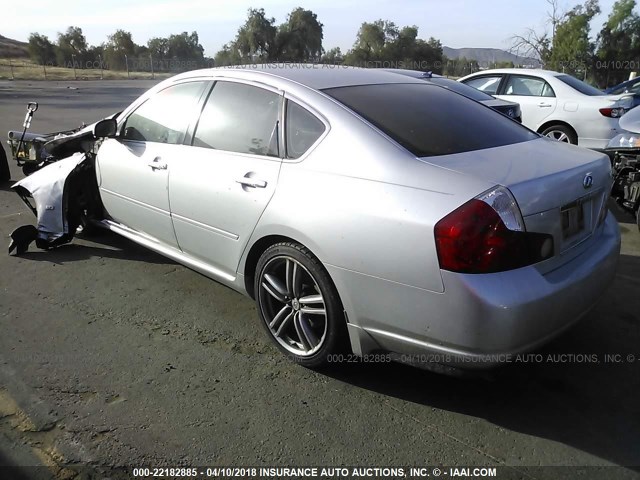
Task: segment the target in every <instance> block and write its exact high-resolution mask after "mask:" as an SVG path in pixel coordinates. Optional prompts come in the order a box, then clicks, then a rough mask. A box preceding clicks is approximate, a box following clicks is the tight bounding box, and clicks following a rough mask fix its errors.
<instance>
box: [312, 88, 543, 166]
mask: <svg viewBox="0 0 640 480" xmlns="http://www.w3.org/2000/svg"><path fill="white" fill-rule="evenodd" d="M323 91H324V92H325V93H326V94H327V95H330V96H331V97H333V98H335V99H336V100H338V101H339V102H340V103H342V104H344V105H345V106H347V107H348V108H350V109H351V110H353V111H354V112H356V113H357V114H359V115H360V116H361V117H363V118H364V119H365V120H368V121H369V122H370V123H371V124H373V125H374V126H376V127H377V128H379V129H380V130H382V131H383V132H384V133H386V134H387V135H388V136H389V137H391V138H392V139H393V140H395V141H396V142H398V143H399V144H400V145H402V146H403V147H405V148H406V149H407V150H409V151H410V152H411V153H413V154H414V155H416V156H417V157H429V156H436V155H450V154H454V153H461V152H470V151H474V150H482V149H486V148H493V147H500V146H503V145H511V144H514V143H520V142H526V141H529V140H534V139H536V138H539V137H538V135H536V134H535V133H533V132H532V131H530V130H528V129H526V128H524V127H522V126H520V124H518V123H516V122H514V121H512V120H511V119H509V118H507V117H505V116H504V115H502V114H500V113H498V112H496V111H495V110H492V109H491V108H489V107H485V106H484V105H482V104H481V103H478V102H476V101H473V100H471V99H469V98H467V97H465V96H463V95H460V94H457V93H455V92H452V91H451V90H448V89H446V88H442V87H438V86H436V85H433V84H430V83H426V82H425V83H424V84H420V83H411V84H406V83H391V84H382V85H358V86H350V87H338V88H330V89H326V90H323Z"/></svg>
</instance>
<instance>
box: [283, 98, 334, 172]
mask: <svg viewBox="0 0 640 480" xmlns="http://www.w3.org/2000/svg"><path fill="white" fill-rule="evenodd" d="M285 122H286V138H287V158H291V159H295V158H300V157H301V156H302V155H303V154H304V153H305V152H306V151H307V150H309V148H310V147H311V145H313V144H314V143H315V142H316V140H318V138H320V136H321V135H322V134H323V133H324V130H325V126H324V123H322V122H321V121H320V120H318V119H317V118H316V117H315V115H313V114H312V113H310V112H309V111H307V110H306V109H304V108H302V107H301V106H300V105H298V104H297V103H294V102H292V101H291V100H287V115H286V119H285Z"/></svg>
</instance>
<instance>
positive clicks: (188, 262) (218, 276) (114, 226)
mask: <svg viewBox="0 0 640 480" xmlns="http://www.w3.org/2000/svg"><path fill="white" fill-rule="evenodd" d="M98 225H100V226H101V227H103V228H106V229H108V230H111V231H112V232H115V233H117V234H118V235H122V236H123V237H125V238H128V239H129V240H131V241H133V242H136V243H138V244H140V245H142V246H143V247H146V248H148V249H150V250H153V251H154V252H157V253H159V254H161V255H164V256H165V257H168V258H170V259H172V260H175V261H176V262H178V263H181V264H183V265H185V266H187V267H189V268H191V269H193V270H195V271H197V272H200V273H202V274H203V275H205V276H207V277H211V278H213V279H214V280H218V281H220V282H221V283H224V284H225V285H228V286H230V287H231V288H233V289H235V290H237V289H238V287H237V285H236V277H234V276H233V275H229V274H228V273H225V272H223V271H222V270H220V269H218V268H215V267H212V266H211V265H208V264H206V263H204V262H202V261H200V260H196V259H195V258H193V257H191V256H189V255H187V254H185V253H183V252H180V251H179V250H176V249H174V248H171V247H168V246H166V245H163V244H161V243H158V242H157V241H155V240H153V239H151V237H147V236H146V235H143V234H140V233H139V232H136V231H135V230H133V229H131V228H129V227H126V226H124V225H122V224H119V223H117V222H114V221H112V220H102V221H100V222H98ZM243 293H244V292H243Z"/></svg>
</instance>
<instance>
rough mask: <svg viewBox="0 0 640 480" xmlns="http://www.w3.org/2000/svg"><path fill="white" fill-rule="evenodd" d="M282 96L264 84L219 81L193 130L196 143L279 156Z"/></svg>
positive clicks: (223, 148) (210, 146)
mask: <svg viewBox="0 0 640 480" xmlns="http://www.w3.org/2000/svg"><path fill="white" fill-rule="evenodd" d="M280 101H281V97H280V95H278V94H277V93H274V92H270V91H269V90H265V89H263V88H259V87H254V86H252V85H246V84H243V83H234V82H216V84H215V86H214V87H213V90H212V91H211V94H210V95H209V98H208V99H207V103H206V104H205V106H204V109H203V110H202V115H201V116H200V120H199V122H198V126H197V128H196V132H195V134H194V139H193V144H194V145H195V146H196V147H203V148H212V149H215V150H224V151H227V152H237V153H251V154H254V155H268V156H273V157H277V156H278V155H279V148H278V115H279V111H280V103H281V102H280Z"/></svg>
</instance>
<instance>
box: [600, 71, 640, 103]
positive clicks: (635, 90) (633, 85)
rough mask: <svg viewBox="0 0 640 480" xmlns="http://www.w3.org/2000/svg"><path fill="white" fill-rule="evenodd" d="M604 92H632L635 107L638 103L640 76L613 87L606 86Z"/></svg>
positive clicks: (639, 99) (615, 93) (617, 93)
mask: <svg viewBox="0 0 640 480" xmlns="http://www.w3.org/2000/svg"><path fill="white" fill-rule="evenodd" d="M604 93H609V94H611V95H621V94H623V93H631V94H633V108H635V107H637V106H638V105H640V77H637V78H634V79H633V80H627V81H626V82H622V83H620V84H618V85H616V86H615V87H611V88H607V89H606V90H605V91H604Z"/></svg>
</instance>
